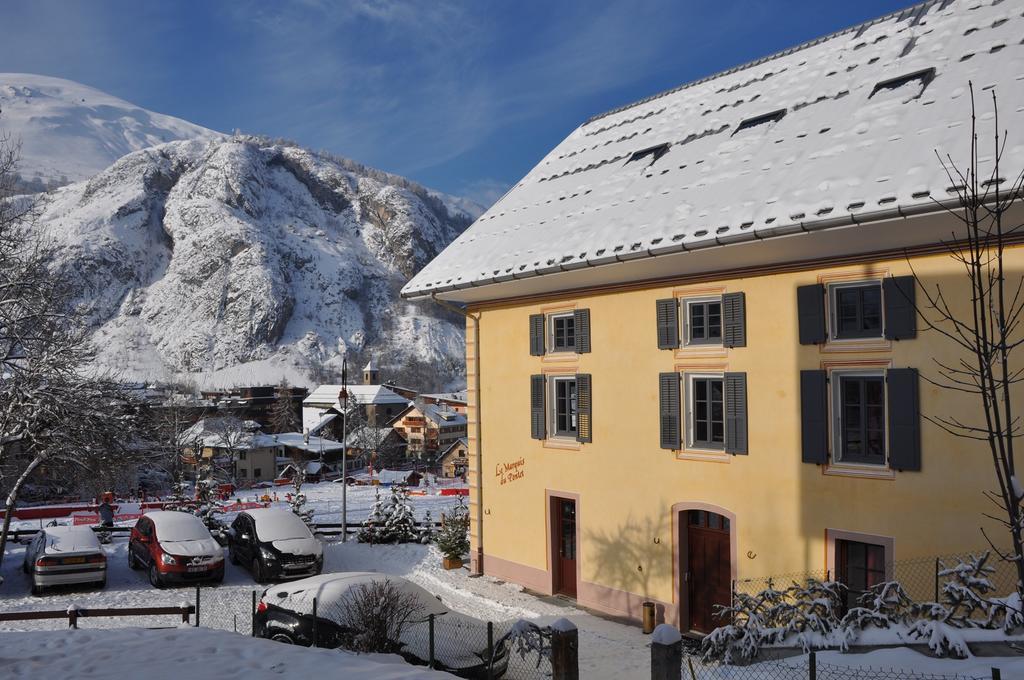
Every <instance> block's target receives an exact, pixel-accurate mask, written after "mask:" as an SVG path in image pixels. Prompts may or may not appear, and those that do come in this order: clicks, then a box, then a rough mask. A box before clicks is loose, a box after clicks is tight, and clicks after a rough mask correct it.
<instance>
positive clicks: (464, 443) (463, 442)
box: [440, 437, 469, 458]
mask: <svg viewBox="0 0 1024 680" xmlns="http://www.w3.org/2000/svg"><path fill="white" fill-rule="evenodd" d="M460 446H465V447H466V448H469V440H468V439H466V438H465V437H459V438H458V439H456V440H455V441H453V442H452V443H451V444H449V445H448V446H447V448H445V450H444V451H442V452H441V456H440V458H444V457H445V456H447V455H448V454H449V453H451V452H452V451H453V450H454V449H457V448H458V447H460Z"/></svg>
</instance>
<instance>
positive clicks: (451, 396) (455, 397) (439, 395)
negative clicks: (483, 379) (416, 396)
mask: <svg viewBox="0 0 1024 680" xmlns="http://www.w3.org/2000/svg"><path fill="white" fill-rule="evenodd" d="M420 398H421V399H436V400H438V401H454V402H459V403H462V404H465V403H466V392H465V390H463V391H461V392H435V393H434V394H421V395H420Z"/></svg>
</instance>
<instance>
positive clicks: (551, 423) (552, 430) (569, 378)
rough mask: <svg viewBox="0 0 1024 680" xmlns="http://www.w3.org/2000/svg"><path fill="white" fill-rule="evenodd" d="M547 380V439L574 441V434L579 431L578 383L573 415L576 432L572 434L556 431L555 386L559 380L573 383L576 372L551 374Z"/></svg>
mask: <svg viewBox="0 0 1024 680" xmlns="http://www.w3.org/2000/svg"><path fill="white" fill-rule="evenodd" d="M548 382H549V383H550V384H551V387H550V392H549V393H548V403H549V404H550V407H549V408H548V409H547V412H548V413H547V417H548V427H547V432H548V439H565V440H569V439H571V440H572V441H576V435H577V434H578V433H579V415H580V411H579V385H577V386H576V415H575V419H576V421H575V422H576V432H574V433H572V434H566V433H560V432H557V424H558V412H557V409H558V399H557V394H558V387H557V383H560V382H573V383H574V382H576V374H575V373H573V374H566V375H553V376H550V380H548Z"/></svg>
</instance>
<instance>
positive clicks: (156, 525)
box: [128, 510, 224, 588]
mask: <svg viewBox="0 0 1024 680" xmlns="http://www.w3.org/2000/svg"><path fill="white" fill-rule="evenodd" d="M128 566H129V567H130V568H132V569H139V568H141V567H147V568H148V569H149V582H150V583H152V584H153V585H154V586H155V587H157V588H163V587H164V585H166V584H168V583H186V582H195V581H214V582H217V583H219V582H221V581H223V580H224V549H223V548H221V546H220V544H219V543H217V541H215V540H214V538H213V536H211V535H210V530H209V529H207V528H206V525H205V524H203V522H202V520H200V519H199V518H198V517H196V516H195V515H192V514H189V513H187V512H174V511H169V510H158V511H154V512H147V513H146V514H145V515H143V516H142V517H141V518H139V521H138V522H136V523H135V527H134V528H133V529H132V535H131V538H129V539H128Z"/></svg>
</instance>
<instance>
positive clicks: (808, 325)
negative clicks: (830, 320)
mask: <svg viewBox="0 0 1024 680" xmlns="http://www.w3.org/2000/svg"><path fill="white" fill-rule="evenodd" d="M796 306H797V314H798V315H799V319H800V344H801V345H820V344H822V343H823V342H825V286H823V285H822V284H820V283H815V284H812V285H810V286H800V287H799V288H797V289H796Z"/></svg>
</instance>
